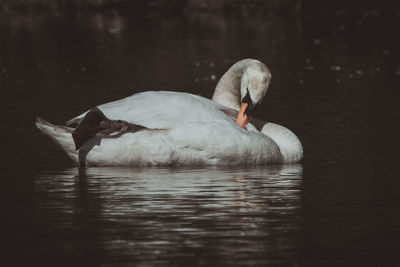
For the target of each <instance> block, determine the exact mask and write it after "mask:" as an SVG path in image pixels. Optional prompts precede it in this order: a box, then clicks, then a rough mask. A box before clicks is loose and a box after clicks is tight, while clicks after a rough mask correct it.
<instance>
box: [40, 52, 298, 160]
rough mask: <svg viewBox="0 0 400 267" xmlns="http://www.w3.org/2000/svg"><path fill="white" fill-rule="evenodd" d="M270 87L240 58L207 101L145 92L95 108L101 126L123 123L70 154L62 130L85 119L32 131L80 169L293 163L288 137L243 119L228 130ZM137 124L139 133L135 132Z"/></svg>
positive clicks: (294, 141)
mask: <svg viewBox="0 0 400 267" xmlns="http://www.w3.org/2000/svg"><path fill="white" fill-rule="evenodd" d="M270 80H271V74H270V71H269V69H268V68H267V67H266V66H265V65H264V64H263V63H261V62H260V61H258V60H254V59H245V60H241V61H239V62H237V63H236V64H234V65H233V66H232V67H231V68H230V69H229V70H228V71H227V72H226V73H225V74H224V75H223V76H222V78H221V79H220V81H219V82H218V84H217V87H216V89H215V92H214V95H213V98H212V100H210V99H207V98H204V97H201V96H197V95H192V94H188V93H179V92H166V91H149V92H143V93H138V94H134V95H132V96H129V97H126V98H124V99H121V100H118V101H114V102H110V103H106V104H103V105H100V106H98V108H99V109H100V110H101V111H102V112H103V113H104V115H105V116H106V117H107V118H108V119H110V120H123V121H125V122H115V123H117V124H118V123H119V124H118V125H117V126H115V125H114V126H115V127H111V126H110V127H111V128H110V127H109V128H108V129H106V130H105V131H103V133H97V132H95V133H94V134H93V135H94V136H93V135H92V136H93V137H91V136H89V137H90V138H87V140H86V139H84V140H85V142H84V143H83V145H82V146H81V147H80V149H78V150H76V149H75V148H76V147H75V143H74V139H73V138H72V135H71V133H72V132H73V131H74V130H75V129H74V128H72V127H68V126H70V125H74V124H78V123H80V122H81V121H82V120H83V119H84V120H89V119H87V118H89V117H90V116H91V115H90V114H91V112H90V113H88V112H85V113H83V114H81V115H79V116H77V117H75V118H73V119H71V120H70V121H69V122H67V125H68V126H57V125H52V124H51V123H49V122H46V121H44V120H42V119H40V118H38V120H37V121H36V126H37V127H38V128H39V130H40V131H41V132H42V133H43V134H45V135H47V136H49V137H50V138H51V139H52V140H53V141H55V143H57V144H58V145H60V146H61V148H62V149H63V150H64V151H65V152H66V153H67V155H68V156H69V157H70V158H71V159H72V160H73V161H74V162H76V163H80V164H82V165H84V164H88V165H98V166H142V165H194V164H195V165H199V164H200V165H201V164H204V165H255V164H268V163H295V162H299V161H300V160H301V159H302V156H303V148H302V145H301V143H300V141H299V139H298V138H297V137H296V135H294V134H293V133H292V132H291V131H290V130H288V129H286V128H285V127H283V126H280V125H277V124H274V123H269V122H268V123H265V122H262V121H260V120H257V119H250V122H249V123H248V124H247V130H246V129H243V128H242V127H240V126H239V125H238V124H237V123H235V118H236V116H237V114H238V110H239V109H240V105H241V104H243V103H247V104H248V107H247V109H246V111H245V113H246V114H249V113H251V111H252V110H254V108H255V106H256V105H257V104H259V103H260V101H261V99H262V98H263V97H264V95H265V93H266V92H267V89H268V85H269V83H270ZM100 113H101V112H100ZM87 114H88V115H87ZM85 115H86V117H85ZM90 123H91V122H90ZM112 123H113V122H112V121H111V124H112ZM82 124H84V123H80V125H82ZM133 124H134V125H133ZM80 125H79V127H81V128H84V126H80ZM137 125H140V126H143V127H144V128H143V127H140V126H139V128H135V127H137ZM98 126H99V122H97V124H96V127H97V129H98ZM257 128H258V129H257ZM102 129H103V128H102ZM90 131H92V130H91V129H90ZM107 131H108V133H106V134H105V133H104V132H107ZM110 132H112V133H111V134H110ZM96 133H97V134H96ZM75 141H76V140H75ZM77 146H78V145H77Z"/></svg>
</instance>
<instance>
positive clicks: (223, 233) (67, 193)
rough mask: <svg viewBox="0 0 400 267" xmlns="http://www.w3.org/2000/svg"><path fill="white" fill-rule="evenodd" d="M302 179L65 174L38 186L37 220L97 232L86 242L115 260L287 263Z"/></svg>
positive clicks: (297, 172) (179, 172)
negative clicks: (188, 256) (184, 257)
mask: <svg viewBox="0 0 400 267" xmlns="http://www.w3.org/2000/svg"><path fill="white" fill-rule="evenodd" d="M238 177H241V178H239V179H237V178H238ZM301 177H302V166H301V165H283V166H269V167H256V168H238V167H234V168H215V167H211V168H202V169H200V168H199V169H185V168H117V167H113V168H109V167H104V168H87V169H82V170H81V172H80V173H78V170H77V169H69V170H66V171H64V172H63V173H60V174H52V173H50V174H46V175H42V176H38V177H37V178H36V184H37V190H36V191H37V194H38V195H39V196H43V194H47V193H48V194H49V195H48V197H46V198H43V197H41V198H39V200H42V201H43V203H38V205H36V206H37V208H36V212H38V213H43V212H45V213H46V217H48V218H57V227H60V226H62V225H65V227H68V229H70V228H71V227H72V228H74V229H87V228H88V225H90V228H93V227H94V229H93V230H91V231H90V232H91V233H96V234H91V235H88V240H87V242H93V240H95V242H101V246H102V247H105V248H106V249H107V251H110V253H111V255H112V256H114V257H117V258H118V256H119V255H121V254H123V257H125V258H124V259H126V257H127V255H131V254H132V253H133V254H134V255H138V254H140V255H144V256H143V257H146V255H149V257H150V258H151V259H154V251H157V253H159V254H158V255H160V256H162V257H168V256H171V257H174V256H176V255H178V256H179V255H180V254H179V253H182V251H183V252H184V253H185V252H187V251H188V250H191V251H201V253H202V255H218V257H219V258H220V259H221V262H228V263H232V262H233V263H234V261H235V259H236V258H237V257H242V258H246V257H248V255H249V252H251V253H252V254H251V255H255V254H257V255H265V251H269V252H270V253H274V252H276V254H275V257H276V255H281V254H280V253H283V252H284V253H285V255H284V257H285V258H286V257H288V253H289V255H290V251H294V250H295V246H296V245H295V244H296V242H295V236H296V235H295V234H294V233H296V231H298V229H299V221H298V219H297V218H298V215H297V210H298V209H299V207H300V205H301V196H300V192H301V191H300V190H301V181H302V179H301ZM54 215H56V216H54ZM277 239H279V240H277ZM277 242H279V244H278V243H277ZM282 251H283V252H282ZM115 253H117V254H115ZM118 253H120V254H118ZM134 255H133V256H132V257H135V256H134ZM150 258H149V260H150ZM145 259H146V258H145ZM261 265H263V264H261Z"/></svg>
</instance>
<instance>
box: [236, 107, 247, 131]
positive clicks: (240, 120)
mask: <svg viewBox="0 0 400 267" xmlns="http://www.w3.org/2000/svg"><path fill="white" fill-rule="evenodd" d="M247 105H248V104H247V103H242V105H241V106H240V111H239V114H238V116H237V118H236V123H237V124H239V125H240V127H242V128H243V129H245V130H247V128H246V125H247V123H249V116H247V114H245V113H244V111H245V110H246V108H247Z"/></svg>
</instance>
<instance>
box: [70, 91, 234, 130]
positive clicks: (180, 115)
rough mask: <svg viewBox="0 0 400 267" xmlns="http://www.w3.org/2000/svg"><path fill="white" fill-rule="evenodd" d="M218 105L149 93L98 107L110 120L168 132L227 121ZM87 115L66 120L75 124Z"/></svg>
mask: <svg viewBox="0 0 400 267" xmlns="http://www.w3.org/2000/svg"><path fill="white" fill-rule="evenodd" d="M221 107H222V106H221V105H219V104H217V103H215V102H213V101H211V100H210V99H207V98H204V97H201V96H196V95H192V94H188V93H179V92H166V91H149V92H143V93H138V94H135V95H132V96H129V97H126V98H124V99H121V100H117V101H114V102H110V103H106V104H102V105H99V106H98V108H99V109H100V110H101V111H102V112H103V113H104V114H105V116H106V117H107V118H109V119H111V120H124V121H127V122H129V123H133V124H136V125H142V126H144V127H147V128H171V127H174V126H176V124H180V123H184V122H198V123H201V122H202V121H203V122H204V121H218V120H226V119H227V117H226V115H225V114H224V113H223V112H221V111H220V109H221ZM86 113H87V112H85V113H83V114H81V115H79V116H77V117H75V118H73V119H71V120H69V121H68V122H67V125H72V124H77V123H79V122H80V120H81V119H82V118H83V117H84V115H85V114H86Z"/></svg>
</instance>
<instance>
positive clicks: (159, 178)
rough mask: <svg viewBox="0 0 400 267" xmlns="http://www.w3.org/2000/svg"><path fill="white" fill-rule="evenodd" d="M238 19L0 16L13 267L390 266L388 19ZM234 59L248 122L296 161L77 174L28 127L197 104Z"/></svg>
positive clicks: (392, 16)
mask: <svg viewBox="0 0 400 267" xmlns="http://www.w3.org/2000/svg"><path fill="white" fill-rule="evenodd" d="M250 11H251V10H250ZM250 11H243V12H242V13H239V14H238V13H232V14H231V13H221V12H215V13H212V12H211V13H188V14H185V15H180V14H179V15H178V14H169V13H167V14H162V15H161V14H160V12H155V13H154V12H149V13H146V14H138V13H134V15H121V13H118V12H115V11H109V12H103V13H88V14H74V15H71V14H68V15H67V14H65V15H61V14H58V15H57V14H56V15H32V14H29V15H28V14H25V15H21V14H12V15H11V14H7V15H4V14H2V15H1V17H0V94H1V95H0V97H1V98H0V112H1V116H0V125H1V128H0V129H1V131H0V135H1V138H2V146H1V152H2V157H1V161H0V166H1V170H2V171H1V176H2V182H1V186H0V188H1V191H0V192H1V194H0V208H1V224H0V226H1V228H0V234H1V235H0V241H1V242H0V243H1V248H0V249H1V251H2V252H5V255H7V256H8V257H7V258H9V259H10V260H12V263H14V264H15V265H18V264H22V263H25V264H27V263H29V264H30V265H32V264H38V266H40V265H41V266H43V265H51V266H57V265H68V266H76V265H104V266H120V265H126V266H154V265H161V266H168V265H185V266H187V265H189V264H193V265H207V266H210V265H288V266H327V265H331V266H343V265H346V266H347V265H374V266H390V265H392V266H395V265H398V264H399V260H398V256H397V254H398V250H399V245H398V244H399V238H400V216H399V203H400V202H399V201H400V181H399V180H398V176H399V175H398V160H399V157H398V154H399V152H400V149H399V148H400V138H399V137H400V126H399V119H400V116H399V111H398V100H399V94H400V91H399V85H400V63H399V59H400V57H399V46H400V45H399V44H400V40H399V39H400V38H399V36H400V32H399V31H400V30H399V29H400V28H399V27H398V25H400V23H399V22H400V21H399V20H400V12H399V11H398V10H396V9H392V8H390V7H387V6H384V5H382V6H380V7H376V8H371V7H370V6H363V7H360V8H357V9H340V8H337V9H329V10H328V9H321V10H318V12H315V10H313V12H307V11H306V12H305V13H301V14H297V15H293V14H292V15H285V14H279V12H277V13H278V14H274V13H265V12H254V10H253V11H251V12H253V13H248V12H250ZM242 58H257V59H259V60H261V61H263V62H265V63H266V64H267V65H268V66H269V68H270V69H271V71H272V75H273V79H272V83H271V86H270V90H269V92H268V94H267V96H266V98H265V100H264V101H263V106H262V107H260V109H259V110H258V111H257V114H256V116H257V117H259V118H262V119H264V120H267V121H272V122H275V123H279V124H282V125H285V126H287V127H288V128H289V129H291V130H293V131H294V132H295V133H296V134H297V135H298V136H299V138H300V140H301V141H302V143H303V146H304V151H305V158H304V161H303V162H302V164H299V165H289V166H265V167H246V168H244V167H231V168H217V167H205V168H146V169H143V168H140V169H138V168H88V169H86V170H79V169H78V168H74V167H72V166H71V163H70V162H69V160H68V158H67V157H66V156H65V155H64V154H63V153H62V152H61V151H59V150H58V149H57V148H56V147H55V146H54V145H53V144H52V143H51V142H50V141H48V140H47V139H45V138H44V137H43V136H41V135H40V134H39V133H38V131H37V130H36V129H35V127H34V119H35V116H36V115H39V116H41V117H44V118H45V119H48V120H50V121H52V122H55V123H62V122H64V121H66V120H67V119H69V118H71V117H73V116H75V115H77V114H79V113H81V112H83V111H85V110H87V109H88V108H90V107H93V106H95V105H98V104H101V103H104V102H109V101H111V100H116V99H119V98H122V97H125V96H128V95H131V94H133V93H136V92H140V91H144V90H174V91H186V92H190V93H195V94H200V95H203V96H205V97H210V96H211V95H212V92H213V89H214V87H215V85H216V82H217V81H218V79H219V77H220V76H221V75H222V74H223V73H224V71H226V70H227V68H228V67H229V66H230V65H232V64H233V63H234V62H236V61H237V60H239V59H242ZM396 263H397V264H396Z"/></svg>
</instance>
